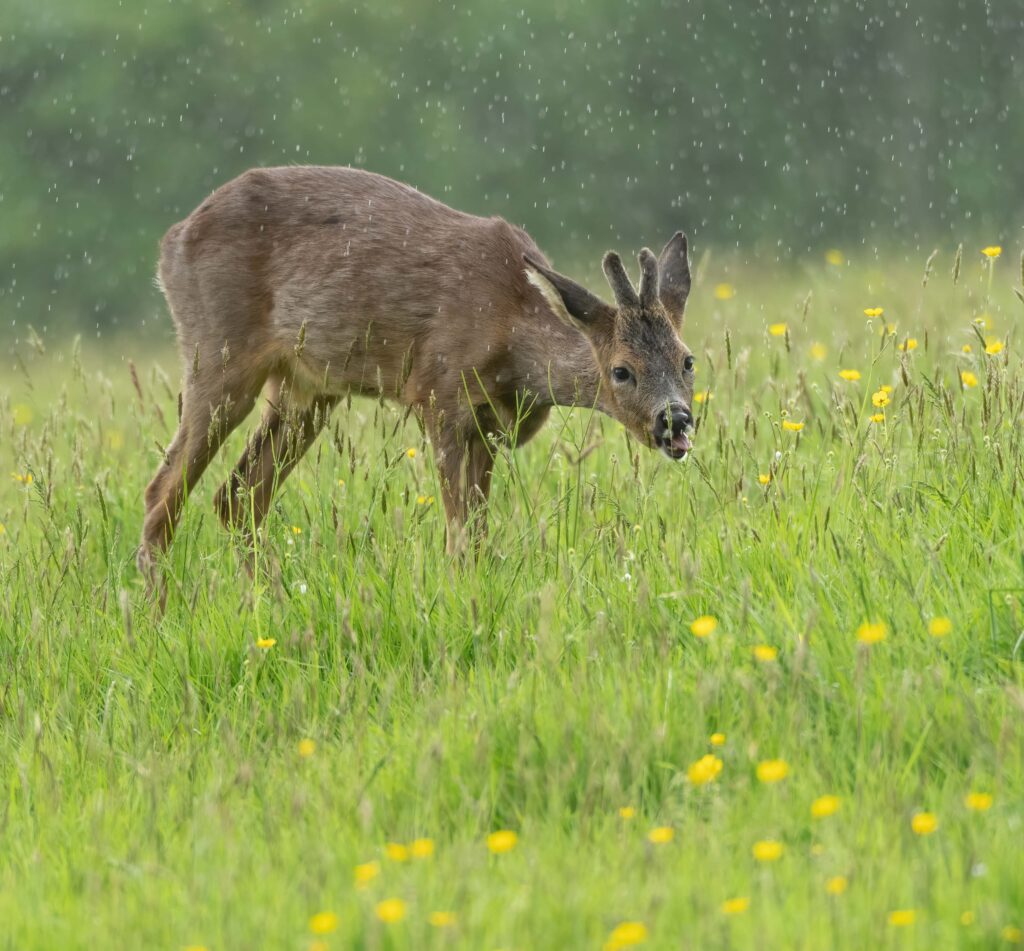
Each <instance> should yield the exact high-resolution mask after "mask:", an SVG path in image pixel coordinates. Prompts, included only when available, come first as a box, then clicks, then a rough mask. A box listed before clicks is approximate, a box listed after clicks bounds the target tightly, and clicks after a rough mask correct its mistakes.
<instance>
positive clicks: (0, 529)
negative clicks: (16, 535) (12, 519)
mask: <svg viewBox="0 0 1024 951" xmlns="http://www.w3.org/2000/svg"><path fill="white" fill-rule="evenodd" d="M6 531H7V529H6V528H5V527H4V523H3V522H0V535H3V534H4V532H6Z"/></svg>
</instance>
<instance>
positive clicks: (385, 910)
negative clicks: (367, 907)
mask: <svg viewBox="0 0 1024 951" xmlns="http://www.w3.org/2000/svg"><path fill="white" fill-rule="evenodd" d="M375 911H376V913H377V917H378V918H379V919H380V920H381V921H383V922H384V923H385V924H387V925H393V924H395V923H396V922H399V921H401V920H402V919H403V918H404V917H405V902H404V901H402V899H401V898H385V899H384V901H379V902H377V907H376V909H375Z"/></svg>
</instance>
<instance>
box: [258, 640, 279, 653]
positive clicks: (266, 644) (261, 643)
mask: <svg viewBox="0 0 1024 951" xmlns="http://www.w3.org/2000/svg"><path fill="white" fill-rule="evenodd" d="M276 643H277V639H276V638H273V637H260V638H257V639H256V646H257V647H258V648H259V649H260V650H261V651H268V650H270V648H271V647H273V646H274V645H275V644H276Z"/></svg>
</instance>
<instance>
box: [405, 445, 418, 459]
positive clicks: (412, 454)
mask: <svg viewBox="0 0 1024 951" xmlns="http://www.w3.org/2000/svg"><path fill="white" fill-rule="evenodd" d="M405 454H406V455H407V456H408V457H409V458H410V459H415V458H416V450H415V449H414V448H413V447H412V446H410V447H409V448H408V449H406V450H405Z"/></svg>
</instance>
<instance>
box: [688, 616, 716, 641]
mask: <svg viewBox="0 0 1024 951" xmlns="http://www.w3.org/2000/svg"><path fill="white" fill-rule="evenodd" d="M716 627H718V620H717V619H716V618H714V617H712V616H711V615H710V614H702V615H701V616H700V617H699V618H696V619H695V620H693V621H691V622H690V633H692V634H693V636H694V637H707V636H708V635H710V634H713V633H714V631H715V628H716Z"/></svg>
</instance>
